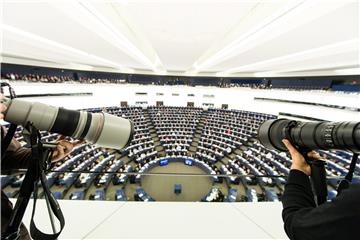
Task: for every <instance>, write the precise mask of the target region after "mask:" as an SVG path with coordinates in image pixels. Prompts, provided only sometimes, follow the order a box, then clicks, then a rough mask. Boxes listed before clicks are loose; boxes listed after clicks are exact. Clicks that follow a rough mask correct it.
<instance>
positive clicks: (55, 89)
mask: <svg viewBox="0 0 360 240" xmlns="http://www.w3.org/2000/svg"><path fill="white" fill-rule="evenodd" d="M12 86H13V88H14V89H15V91H16V93H17V94H19V95H20V94H35V93H74V92H91V93H93V96H79V97H41V98H39V97H36V98H26V100H29V101H38V102H44V103H47V104H51V105H56V106H62V107H66V108H70V109H79V108H89V107H103V106H114V105H115V106H119V105H120V101H127V102H128V104H129V105H135V103H136V102H137V101H147V102H148V105H155V104H156V101H163V102H164V104H165V105H167V106H186V104H187V102H194V103H195V106H202V104H203V103H213V104H214V106H215V107H221V104H228V105H229V108H230V109H240V110H249V111H255V112H263V113H270V114H278V113H279V112H287V113H293V114H298V115H304V116H309V117H314V118H320V119H327V120H332V121H359V120H360V113H359V112H354V111H349V110H339V109H331V108H326V107H318V106H308V105H300V104H290V103H277V102H267V101H255V100H254V97H265V98H276V99H286V100H296V101H306V102H316V103H324V104H333V105H340V106H348V107H355V108H360V94H343V93H333V92H324V91H288V90H275V89H272V90H268V89H266V90H258V89H249V88H217V87H201V86H197V87H189V86H149V85H133V84H132V85H130V84H126V85H119V84H43V83H24V82H14V83H12ZM136 92H146V93H147V95H146V96H137V95H135V93H136ZM157 93H163V94H164V95H163V96H157V95H156V94H157ZM173 93H177V94H179V96H172V94H173ZM188 94H194V95H195V97H188ZM204 94H210V95H211V94H212V95H214V98H205V97H204V96H203V95H204Z"/></svg>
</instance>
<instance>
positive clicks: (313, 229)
mask: <svg viewBox="0 0 360 240" xmlns="http://www.w3.org/2000/svg"><path fill="white" fill-rule="evenodd" d="M282 203H283V212H282V217H283V220H284V227H285V231H286V234H287V235H288V236H289V238H290V239H292V240H293V239H301V240H306V239H311V240H316V239H326V240H330V239H357V237H358V236H359V235H358V234H359V232H358V231H359V230H360V229H359V226H360V225H359V223H360V185H355V184H353V185H351V186H350V188H349V189H347V190H344V191H343V192H342V194H341V195H340V196H338V197H336V198H335V199H334V200H333V201H332V202H327V203H324V204H322V205H320V206H318V207H316V204H315V201H314V195H313V193H312V190H311V184H310V180H309V177H308V176H306V175H305V174H304V173H303V172H301V171H298V170H291V171H290V174H289V178H288V182H287V184H286V185H285V191H284V194H283V198H282Z"/></svg>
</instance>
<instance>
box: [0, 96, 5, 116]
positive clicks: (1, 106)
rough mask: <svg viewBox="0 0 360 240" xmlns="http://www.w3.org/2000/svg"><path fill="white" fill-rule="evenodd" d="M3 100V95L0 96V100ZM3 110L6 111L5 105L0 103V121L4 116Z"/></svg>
mask: <svg viewBox="0 0 360 240" xmlns="http://www.w3.org/2000/svg"><path fill="white" fill-rule="evenodd" d="M3 98H4V95H2V94H0V99H3ZM5 110H6V105H5V104H2V103H0V120H1V119H4V114H3V112H4V111H5Z"/></svg>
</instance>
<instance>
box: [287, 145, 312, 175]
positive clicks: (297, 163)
mask: <svg viewBox="0 0 360 240" xmlns="http://www.w3.org/2000/svg"><path fill="white" fill-rule="evenodd" d="M282 142H283V143H284V145H285V146H286V148H287V149H288V150H289V153H290V155H291V158H292V165H291V168H290V169H296V170H299V171H302V172H303V173H305V174H306V175H308V176H310V175H311V167H310V165H309V164H307V162H306V161H305V158H304V156H303V155H302V154H301V153H299V151H298V150H296V148H295V147H294V146H293V145H292V144H291V143H290V141H289V140H287V139H283V140H282ZM315 154H316V152H315V151H311V152H309V153H308V156H309V157H314V156H315Z"/></svg>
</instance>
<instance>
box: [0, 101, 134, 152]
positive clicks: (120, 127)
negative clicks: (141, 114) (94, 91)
mask: <svg viewBox="0 0 360 240" xmlns="http://www.w3.org/2000/svg"><path fill="white" fill-rule="evenodd" d="M0 103H2V104H5V105H6V106H7V109H6V111H5V112H4V113H3V114H4V116H5V117H4V120H5V121H7V122H10V123H13V124H16V125H22V126H25V125H26V124H27V123H28V122H31V123H32V124H33V125H34V126H35V127H36V128H37V129H39V130H45V131H49V132H54V133H59V134H62V135H65V136H70V137H73V138H75V139H85V140H87V141H88V142H90V143H92V144H95V145H97V146H99V147H105V148H113V149H122V148H124V147H126V146H128V145H129V144H130V142H131V140H132V138H133V133H134V125H133V123H132V122H131V121H130V120H128V119H125V118H121V117H117V116H114V115H111V114H108V113H104V112H100V113H90V112H85V111H75V110H68V109H65V108H59V107H54V106H50V105H46V104H43V103H38V102H28V101H24V100H20V99H17V98H14V99H10V98H4V99H1V100H0Z"/></svg>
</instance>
